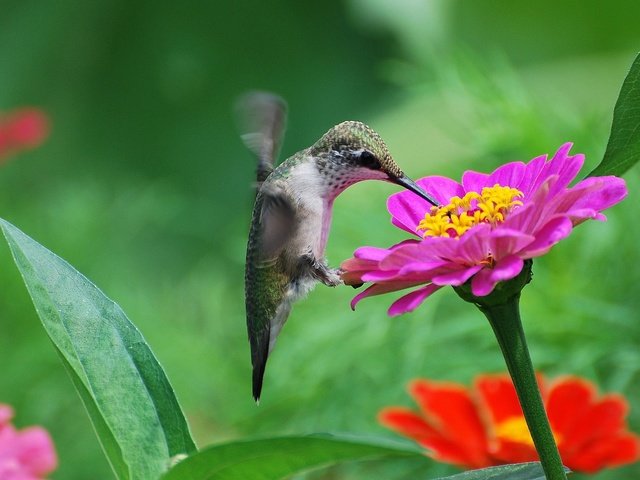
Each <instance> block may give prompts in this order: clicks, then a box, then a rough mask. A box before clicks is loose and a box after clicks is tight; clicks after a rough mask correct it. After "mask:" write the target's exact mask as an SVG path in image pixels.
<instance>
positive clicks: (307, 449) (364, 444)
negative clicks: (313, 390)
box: [162, 435, 430, 480]
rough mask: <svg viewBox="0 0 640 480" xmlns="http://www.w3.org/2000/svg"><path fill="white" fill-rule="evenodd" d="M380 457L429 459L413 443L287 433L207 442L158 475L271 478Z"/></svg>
mask: <svg viewBox="0 0 640 480" xmlns="http://www.w3.org/2000/svg"><path fill="white" fill-rule="evenodd" d="M384 457H405V458H406V457H413V458H420V459H423V460H424V462H425V464H427V463H429V462H430V460H429V459H428V458H427V457H425V456H424V454H423V453H421V450H420V449H418V448H417V447H414V446H413V445H407V444H400V443H395V442H393V443H392V442H388V441H384V442H383V441H374V440H371V439H368V440H363V439H359V440H358V439H356V438H354V437H350V436H334V435H314V436H297V437H293V436H292V437H279V438H268V439H262V440H247V441H238V442H233V443H225V444H222V445H214V446H211V447H208V448H206V449H204V450H201V451H200V452H198V453H196V454H195V455H193V456H191V457H188V458H186V459H185V460H183V461H181V462H180V463H178V464H177V465H176V466H175V467H173V468H172V469H171V470H169V472H168V473H167V474H166V475H165V476H164V477H162V480H247V479H251V480H276V479H281V478H285V477H288V476H290V475H293V474H295V473H298V472H302V471H306V470H309V469H313V468H318V467H326V466H329V465H333V464H336V463H340V462H346V461H354V460H371V459H380V458H384Z"/></svg>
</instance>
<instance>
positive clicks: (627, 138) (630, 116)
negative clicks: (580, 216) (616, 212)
mask: <svg viewBox="0 0 640 480" xmlns="http://www.w3.org/2000/svg"><path fill="white" fill-rule="evenodd" d="M638 160H640V54H639V55H638V56H637V57H636V59H635V60H634V62H633V65H631V69H630V70H629V73H628V74H627V78H625V80H624V83H623V84H622V88H621V89H620V95H619V96H618V100H617V102H616V106H615V108H614V110H613V124H612V125H611V135H609V142H608V143H607V150H606V151H605V153H604V158H603V159H602V162H600V164H599V165H598V166H597V167H596V168H595V169H594V170H593V171H592V172H591V173H590V174H589V175H588V176H590V177H593V176H602V175H618V176H620V175H622V174H623V173H624V172H626V171H627V170H629V169H630V168H631V167H633V166H634V165H635V164H636V163H637V162H638Z"/></svg>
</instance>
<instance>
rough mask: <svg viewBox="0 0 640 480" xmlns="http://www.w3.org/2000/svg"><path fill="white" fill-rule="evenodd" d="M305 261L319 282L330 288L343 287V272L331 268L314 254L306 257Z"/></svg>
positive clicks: (304, 257)
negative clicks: (341, 275) (341, 276)
mask: <svg viewBox="0 0 640 480" xmlns="http://www.w3.org/2000/svg"><path fill="white" fill-rule="evenodd" d="M303 260H304V262H305V263H306V264H307V266H308V267H309V268H310V270H311V275H312V276H313V278H315V279H316V280H318V281H319V282H322V283H324V284H325V285H327V286H328V287H337V286H338V285H342V283H343V282H342V278H340V274H341V273H342V270H340V269H339V268H335V269H333V268H329V267H328V266H327V264H325V263H324V262H321V261H319V260H318V259H317V258H316V257H315V256H314V255H313V254H312V253H308V254H306V255H304V256H303Z"/></svg>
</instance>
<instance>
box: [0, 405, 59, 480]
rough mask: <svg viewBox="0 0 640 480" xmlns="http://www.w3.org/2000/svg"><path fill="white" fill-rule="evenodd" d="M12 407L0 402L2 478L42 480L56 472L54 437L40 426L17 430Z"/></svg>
mask: <svg viewBox="0 0 640 480" xmlns="http://www.w3.org/2000/svg"><path fill="white" fill-rule="evenodd" d="M12 418H13V409H12V408H11V407H10V406H8V405H3V404H0V478H1V479H2V480H39V479H42V478H45V477H46V476H47V474H49V473H51V472H52V471H54V470H55V469H56V467H57V465H58V457H57V455H56V451H55V448H54V446H53V442H52V440H51V437H50V436H49V434H48V433H47V431H46V430H44V429H43V428H41V427H27V428H24V429H22V430H17V429H16V428H15V427H14V426H13V425H12V424H11V423H10V422H11V419H12Z"/></svg>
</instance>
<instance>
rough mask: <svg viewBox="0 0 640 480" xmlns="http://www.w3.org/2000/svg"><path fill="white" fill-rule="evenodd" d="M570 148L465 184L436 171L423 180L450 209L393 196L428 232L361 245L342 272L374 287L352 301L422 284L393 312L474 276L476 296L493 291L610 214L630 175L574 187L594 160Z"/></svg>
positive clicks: (400, 221)
mask: <svg viewBox="0 0 640 480" xmlns="http://www.w3.org/2000/svg"><path fill="white" fill-rule="evenodd" d="M570 148H571V144H570V143H567V144H565V145H563V146H562V147H560V149H559V150H558V152H557V153H556V154H555V155H554V156H553V158H552V159H551V160H547V156H546V155H543V156H539V157H536V158H534V159H533V160H531V161H530V162H528V163H526V164H525V163H523V162H513V163H508V164H506V165H503V166H501V167H499V168H498V169H496V170H495V171H494V172H493V173H491V174H484V173H478V172H473V171H467V172H465V173H464V175H463V176H462V183H461V184H460V183H458V182H456V181H454V180H451V179H449V178H445V177H436V176H433V177H426V178H423V179H420V180H418V182H417V183H418V184H419V185H420V186H421V187H422V188H424V189H425V190H426V191H427V192H429V193H431V194H432V195H433V196H434V197H435V198H436V199H437V200H438V201H439V202H440V203H441V204H442V205H443V206H442V207H440V208H437V207H431V206H430V205H429V204H428V203H427V202H426V201H425V200H423V199H422V198H420V197H418V196H417V195H415V194H413V193H411V192H407V191H405V192H400V193H396V194H394V195H392V196H391V197H389V200H388V202H387V207H388V210H389V212H390V213H391V217H392V220H391V221H392V223H393V224H394V225H395V226H397V227H399V228H401V229H403V230H405V231H407V232H409V233H411V234H412V235H416V236H418V237H420V238H421V239H420V240H415V239H410V240H406V241H404V242H402V243H399V244H397V245H394V246H392V247H390V248H377V247H361V248H359V249H357V250H356V251H355V253H354V256H353V258H351V259H349V260H346V261H345V262H344V263H343V264H342V269H343V271H344V273H343V275H342V278H343V280H344V282H345V283H346V284H349V285H356V284H362V283H364V282H371V283H372V285H371V286H370V287H369V288H367V289H366V290H365V291H363V292H362V293H360V294H359V295H357V296H356V297H355V298H354V299H353V301H352V302H351V306H352V308H355V305H356V304H357V303H358V302H359V301H360V300H362V299H363V298H365V297H368V296H372V295H379V294H382V293H387V292H392V291H396V290H401V289H405V288H411V287H419V288H417V289H415V290H413V291H411V292H410V293H408V294H406V295H404V296H403V297H401V298H400V299H399V300H397V301H396V302H394V303H393V304H392V305H391V307H390V309H389V315H398V314H401V313H405V312H409V311H412V310H414V309H415V308H417V307H418V306H419V305H420V304H421V303H422V302H423V301H424V300H425V299H426V298H427V297H429V296H430V295H431V294H433V293H434V292H435V291H437V290H438V289H440V288H442V287H443V286H445V285H451V286H460V285H462V284H464V283H465V282H467V280H469V279H471V291H472V293H473V295H475V296H478V297H482V296H486V295H488V294H489V293H491V292H492V291H493V289H494V288H495V286H496V284H497V283H498V282H501V281H505V280H510V279H512V278H514V277H516V276H517V275H518V274H519V273H520V272H521V271H522V268H523V265H524V261H525V260H527V259H531V258H534V257H538V256H540V255H544V254H545V253H547V252H548V251H549V250H550V249H551V247H552V246H553V245H555V244H556V243H558V242H559V241H560V240H562V239H563V238H565V237H567V236H568V235H569V234H570V233H571V231H572V229H573V227H574V226H576V225H578V224H580V223H582V222H583V221H585V220H587V219H596V220H604V219H605V216H604V215H603V214H602V213H600V212H601V211H602V210H604V209H606V208H608V207H611V206H612V205H615V204H616V203H618V202H620V201H621V200H622V199H623V198H624V197H625V196H626V195H627V188H626V186H625V183H624V180H622V179H620V178H617V177H613V176H610V177H589V178H586V179H584V180H582V181H580V182H578V183H577V184H576V185H574V186H572V187H569V183H570V182H571V181H572V180H573V179H574V178H575V177H576V175H577V174H578V172H579V171H580V168H581V167H582V164H583V162H584V155H582V154H578V155H572V156H571V155H569V150H570Z"/></svg>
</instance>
